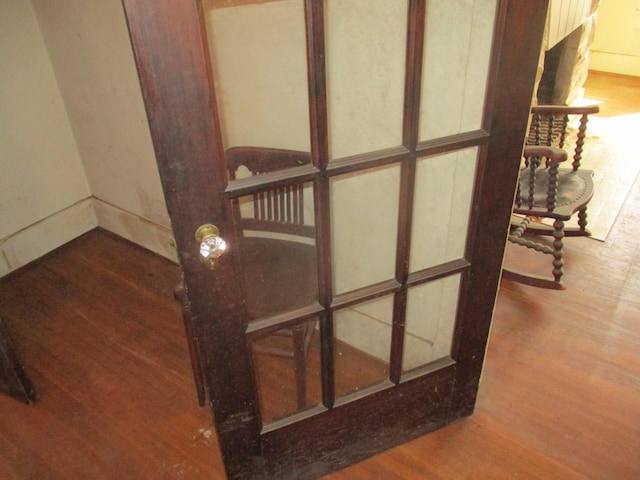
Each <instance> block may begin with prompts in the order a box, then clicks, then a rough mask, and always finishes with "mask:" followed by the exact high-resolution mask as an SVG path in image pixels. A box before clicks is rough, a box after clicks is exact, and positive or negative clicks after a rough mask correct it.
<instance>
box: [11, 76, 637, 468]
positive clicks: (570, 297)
mask: <svg viewBox="0 0 640 480" xmlns="http://www.w3.org/2000/svg"><path fill="white" fill-rule="evenodd" d="M613 80H615V78H613ZM608 88H610V83H609V87H608ZM639 97H640V96H639ZM636 101H640V98H636ZM638 111H640V105H639V108H638ZM639 237H640V181H638V180H636V182H635V184H634V187H633V189H632V191H631V194H630V195H629V197H628V198H627V201H626V203H625V205H624V207H623V210H622V211H621V213H620V215H619V216H618V219H617V221H616V223H615V225H614V228H613V230H612V231H611V233H610V234H609V236H608V237H607V240H606V242H599V241H595V240H591V239H586V238H572V239H567V240H566V245H567V246H566V251H567V258H566V274H565V282H566V284H567V285H568V288H567V290H565V291H543V290H539V289H535V288H532V287H524V286H521V285H517V284H513V283H510V282H507V281H504V282H503V284H502V287H501V290H500V295H499V298H498V302H497V306H496V314H495V319H494V323H493V327H492V332H491V338H490V343H489V347H488V352H487V360H486V366H485V370H484V374H483V379H482V383H481V388H480V393H479V398H478V403H477V408H476V412H475V413H474V415H473V416H471V417H469V418H467V419H464V420H461V421H458V422H456V423H454V424H452V425H450V426H448V427H446V428H444V429H442V430H439V431H437V432H434V433H432V434H429V435H426V436H424V437H422V438H419V439H417V440H415V441H413V442H410V443H408V444H406V445H403V446H400V447H397V448H394V449H392V450H389V451H387V452H385V453H382V454H380V455H377V456H375V457H373V458H371V459H369V460H367V461H365V462H362V463H360V464H357V465H354V466H352V467H349V468H347V469H345V470H342V471H340V472H336V473H334V474H332V475H329V476H327V477H326V478H327V479H332V480H337V479H345V480H346V479H349V480H359V479H362V480H364V479H366V480H372V479H380V480H383V479H384V480H393V479H414V478H415V479H432V478H433V479H469V478H473V479H515V478H523V479H536V478H539V479H563V480H564V479H573V478H592V479H616V480H618V479H638V478H640V242H638V238H639ZM178 278H179V272H178V269H177V267H176V266H175V265H173V264H171V263H170V262H168V261H166V260H164V259H162V258H159V257H157V256H155V255H153V254H151V253H148V252H146V251H144V250H142V249H140V248H137V247H135V246H132V245H130V244H128V243H126V242H124V241H122V240H119V239H117V238H114V237H113V236H111V235H109V234H106V233H104V232H101V231H94V232H92V233H90V234H88V235H86V236H84V237H81V238H79V239H77V240H75V241H74V242H72V243H70V244H68V245H67V246H65V247H63V248H61V249H59V250H58V251H57V252H55V253H54V254H52V255H49V256H48V257H46V258H45V259H43V260H41V261H39V262H36V263H35V264H33V265H31V266H29V267H27V268H25V269H23V270H21V271H20V272H19V273H17V274H14V275H12V276H10V277H5V278H4V279H2V280H0V316H1V317H2V318H3V319H4V320H5V323H6V324H7V326H8V328H9V330H10V331H11V332H12V334H13V340H14V343H15V344H16V347H17V348H18V350H19V353H20V354H21V356H22V360H23V362H24V363H25V364H26V366H27V370H28V373H29V374H30V376H31V379H32V381H33V383H34V384H35V386H36V389H37V391H38V394H39V397H40V399H39V401H38V403H36V404H35V405H33V406H28V405H23V404H21V403H19V402H17V401H15V400H13V399H11V398H9V397H6V396H0V479H3V480H4V479H6V480H9V479H20V480H22V479H112V478H113V479H160V478H167V479H174V478H175V479H203V478H213V479H218V478H223V469H222V464H221V460H220V457H219V454H218V451H217V445H216V439H215V433H214V432H213V430H212V424H211V418H210V414H209V411H208V410H207V409H202V408H200V407H198V405H197V399H196V394H195V389H194V387H193V382H192V378H191V371H190V367H189V360H188V355H187V350H186V342H185V341H184V335H183V330H182V323H181V318H180V313H179V308H178V306H177V304H176V303H175V302H174V301H173V299H172V295H171V292H172V289H173V287H174V285H175V284H176V283H177V281H178Z"/></svg>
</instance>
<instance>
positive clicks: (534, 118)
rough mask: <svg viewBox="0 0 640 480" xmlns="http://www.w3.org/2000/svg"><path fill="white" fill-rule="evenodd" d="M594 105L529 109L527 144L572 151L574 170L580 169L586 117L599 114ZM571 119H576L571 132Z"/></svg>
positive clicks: (539, 106) (548, 106)
mask: <svg viewBox="0 0 640 480" xmlns="http://www.w3.org/2000/svg"><path fill="white" fill-rule="evenodd" d="M599 110H600V108H599V107H598V106H597V105H588V106H583V107H570V106H564V105H537V106H534V107H532V108H531V124H530V126H529V135H528V137H527V145H546V146H549V147H558V148H563V149H565V150H567V151H568V152H571V153H570V155H571V156H572V157H573V163H572V167H573V170H574V171H577V170H578V169H579V168H580V161H581V160H582V152H583V148H584V139H585V136H586V131H587V122H588V121H589V115H590V114H592V113H598V111H599ZM573 116H578V117H579V124H578V127H577V129H571V128H569V127H570V122H571V119H572V117H573Z"/></svg>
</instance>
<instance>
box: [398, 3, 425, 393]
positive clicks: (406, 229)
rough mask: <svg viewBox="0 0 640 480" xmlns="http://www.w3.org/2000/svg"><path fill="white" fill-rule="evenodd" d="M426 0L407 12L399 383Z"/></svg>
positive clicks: (401, 185)
mask: <svg viewBox="0 0 640 480" xmlns="http://www.w3.org/2000/svg"><path fill="white" fill-rule="evenodd" d="M424 23H425V0H411V2H410V4H409V8H408V12H407V51H406V60H405V66H406V71H405V88H404V111H403V121H402V141H403V144H404V146H405V148H407V150H409V151H410V152H412V155H411V156H409V157H408V158H406V159H404V160H403V161H402V163H401V167H400V168H401V171H400V204H399V212H398V219H399V222H398V240H397V246H398V247H397V252H396V280H397V281H398V283H399V284H400V290H399V291H398V292H397V293H396V294H395V296H394V302H393V326H392V330H391V352H390V359H389V378H390V380H391V381H392V382H393V383H396V384H397V383H399V382H400V377H401V375H402V356H403V351H404V335H405V317H406V310H407V279H408V277H409V254H410V251H411V229H412V223H413V203H414V189H415V181H416V156H415V154H414V152H415V151H416V147H417V144H418V127H419V122H418V119H419V115H420V90H421V82H422V56H423V45H424Z"/></svg>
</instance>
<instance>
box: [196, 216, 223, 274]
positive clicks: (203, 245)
mask: <svg viewBox="0 0 640 480" xmlns="http://www.w3.org/2000/svg"><path fill="white" fill-rule="evenodd" d="M196 241H197V242H198V243H200V258H201V259H202V263H204V264H205V266H206V267H207V268H210V269H214V268H215V266H216V260H218V258H220V257H221V256H222V255H223V254H224V252H225V251H226V250H227V242H225V241H224V239H223V238H222V237H221V236H220V231H219V230H218V227H216V226H215V225H211V224H210V223H207V224H205V225H202V226H201V227H200V228H198V230H197V231H196Z"/></svg>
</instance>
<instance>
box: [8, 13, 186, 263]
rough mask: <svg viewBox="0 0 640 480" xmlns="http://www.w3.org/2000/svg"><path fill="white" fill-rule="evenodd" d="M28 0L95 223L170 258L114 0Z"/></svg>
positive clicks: (149, 147) (148, 142)
mask: <svg viewBox="0 0 640 480" xmlns="http://www.w3.org/2000/svg"><path fill="white" fill-rule="evenodd" d="M20 1H24V0H20ZM32 2H33V5H34V9H35V11H36V14H37V17H38V20H39V23H40V29H41V31H42V35H43V37H44V40H45V44H46V46H47V49H48V52H49V56H50V58H51V63H52V64H53V68H54V71H55V73H56V77H57V79H58V84H59V85H60V91H61V93H62V97H63V98H64V102H65V105H66V107H67V112H68V115H69V120H70V123H71V127H72V128H73V131H74V134H75V138H76V143H77V146H78V151H79V154H80V158H81V159H82V163H83V165H84V170H85V173H86V176H87V179H88V182H89V186H90V188H91V193H92V195H93V204H94V208H95V212H96V215H97V217H98V223H99V224H100V226H102V227H104V228H106V229H107V230H111V231H113V232H114V233H116V234H118V235H120V236H122V237H124V238H127V239H129V240H132V241H133V242H135V243H138V244H140V245H142V246H145V247H147V248H149V249H151V250H152V251H155V252H157V253H160V254H161V255H165V256H167V257H169V258H175V252H174V251H173V248H172V247H171V246H170V243H169V242H170V239H171V237H172V234H171V230H170V222H169V216H168V214H167V210H166V206H165V202H164V197H163V195H162V189H161V186H160V177H159V175H158V171H157V166H156V163H155V156H154V153H153V146H152V142H151V137H150V134H149V127H148V125H147V119H146V115H145V111H144V106H143V102H142V96H141V93H140V87H139V84H138V77H137V74H136V69H135V64H134V60H133V54H132V51H131V44H130V42H129V36H128V33H127V27H126V21H125V16H124V10H123V8H122V4H121V2H120V0H100V1H94V0H55V1H52V0H32Z"/></svg>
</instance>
